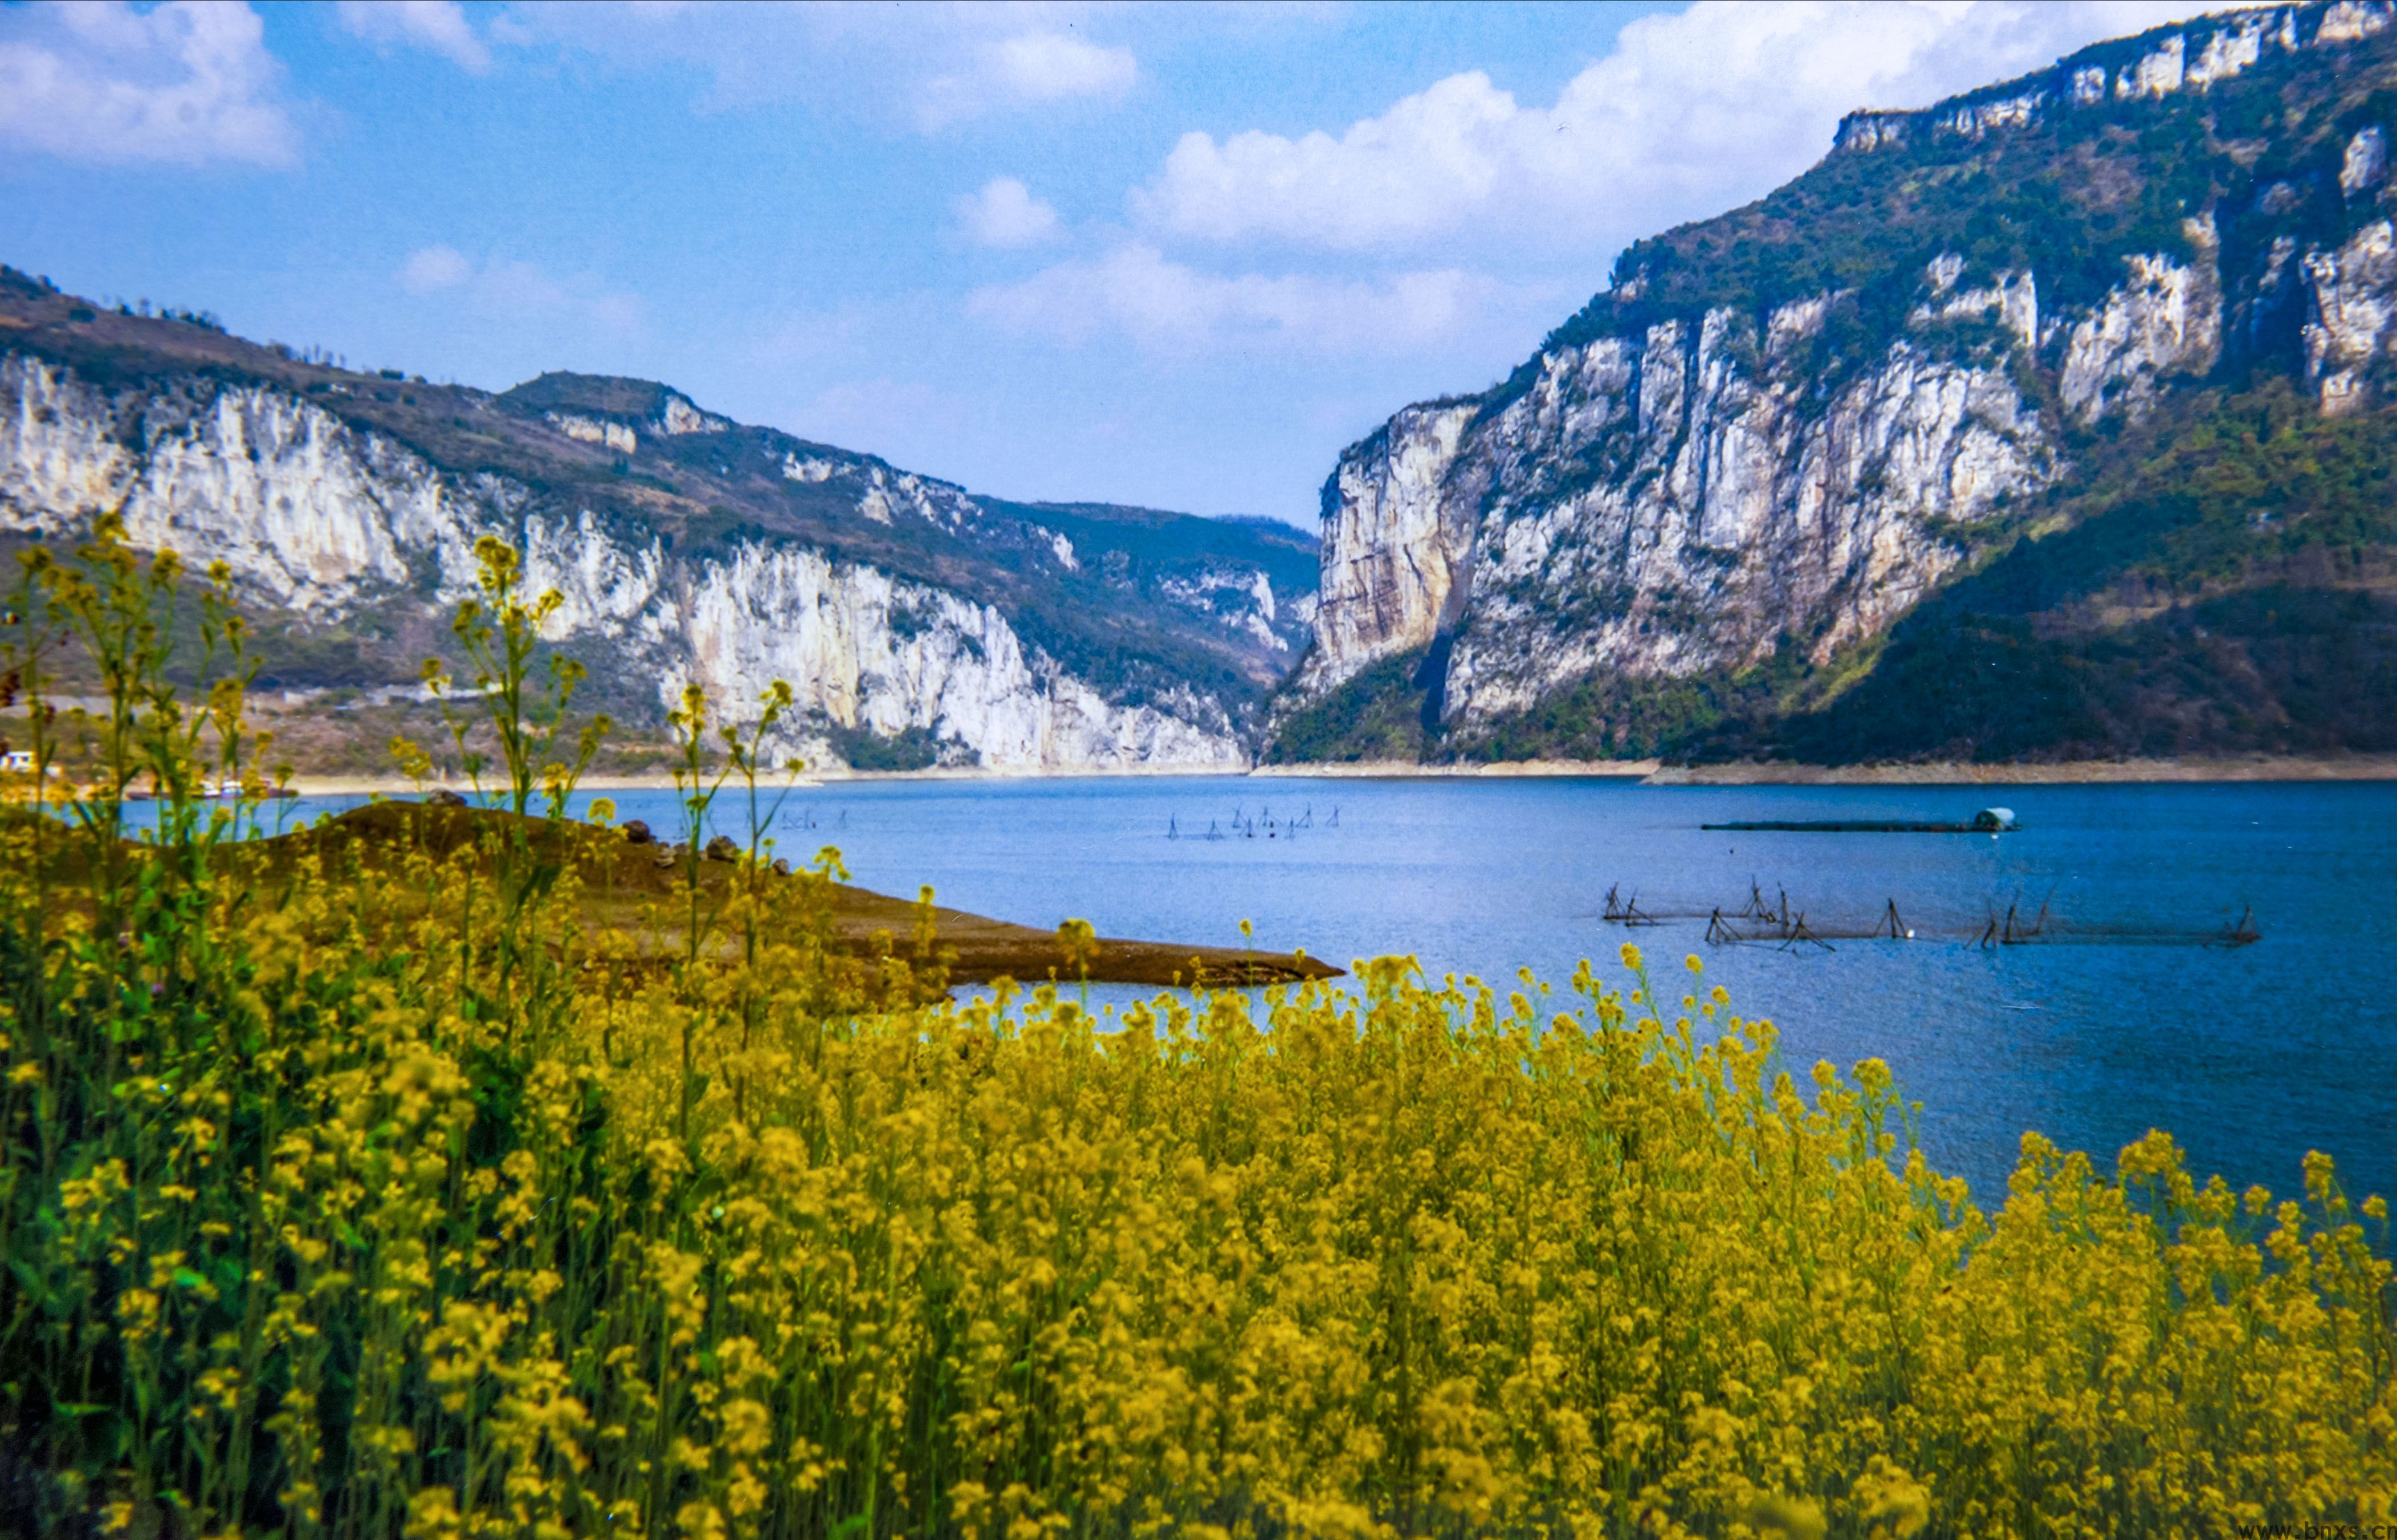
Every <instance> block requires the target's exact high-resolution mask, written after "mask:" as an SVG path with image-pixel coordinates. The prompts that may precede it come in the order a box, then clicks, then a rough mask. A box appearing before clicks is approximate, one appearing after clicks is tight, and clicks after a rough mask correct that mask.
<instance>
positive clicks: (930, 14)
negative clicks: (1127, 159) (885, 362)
mask: <svg viewBox="0 0 2397 1540" xmlns="http://www.w3.org/2000/svg"><path fill="white" fill-rule="evenodd" d="M1096 8H1097V7H1084V6H1078V5H1054V4H1045V5H992V4H987V3H977V4H963V3H954V4H939V5H931V4H927V5H914V6H862V5H848V6H836V5H813V6H686V5H681V4H677V3H674V0H655V3H647V4H644V3H634V4H618V5H598V4H582V5H571V6H565V5H550V6H522V7H516V8H514V9H511V10H510V11H509V12H508V13H507V14H506V15H504V16H503V17H502V18H501V19H500V20H497V21H494V22H493V23H492V24H491V26H490V28H489V33H490V35H491V36H492V37H493V38H495V39H498V40H501V41H503V42H506V43H509V44H511V45H515V46H522V47H539V46H542V45H543V44H547V45H549V46H551V47H559V48H564V49H569V50H573V51H576V52H580V53H583V54H585V55H588V56H589V57H591V58H594V59H597V60H603V61H605V62H606V63H608V64H609V65H611V66H613V67H615V68H617V69H621V70H625V71H649V70H654V69H657V68H659V67H660V66H665V67H669V68H679V69H686V70H693V71H696V72H698V73H699V74H702V75H703V76H704V77H705V79H706V81H707V84H706V86H705V87H704V88H703V90H702V91H701V92H700V94H699V98H698V100H697V103H696V105H698V106H699V107H700V108H701V109H702V110H703V111H725V110H730V109H739V108H746V107H754V106H757V105H759V104H761V103H766V102H780V101H787V100H792V99H794V98H805V99H806V100H808V101H809V102H810V104H811V105H812V106H813V107H814V108H816V109H817V110H819V111H833V112H839V113H843V114H850V115H853V116H857V117H864V118H868V119H877V118H878V119H882V120H884V121H888V120H890V119H891V117H892V116H893V115H894V110H895V114H896V115H897V116H898V117H899V118H900V119H902V120H903V121H906V122H909V123H911V124H912V126H913V127H917V128H919V129H922V130H925V131H927V132H930V131H932V130H936V129H939V128H942V127H946V126H948V125H950V124H953V123H957V122H959V121H961V120H964V119H967V118H972V117H980V116H984V115H986V114H992V113H997V112H1003V111H1009V110H1018V109H1024V108H1029V107H1036V106H1039V105H1042V104H1044V103H1057V102H1062V101H1068V100H1097V101H1107V100H1117V99H1120V98H1121V97H1122V96H1123V95H1124V94H1125V93H1126V92H1127V91H1129V90H1130V89H1131V87H1132V86H1133V85H1134V84H1135V83H1136V82H1137V81H1138V79H1139V77H1140V62H1139V60H1138V59H1137V58H1136V57H1135V56H1134V54H1133V52H1132V49H1131V48H1129V47H1123V46H1121V45H1118V44H1110V43H1104V42H1097V41H1093V40H1091V38H1089V37H1087V36H1085V35H1083V32H1082V26H1083V23H1084V21H1085V20H1087V19H1088V18H1089V16H1090V15H1091V14H1092V13H1093V11H1094V10H1096ZM1115 24H1117V25H1121V26H1138V25H1139V24H1140V21H1139V20H1129V21H1118V22H1117V23H1115Z"/></svg>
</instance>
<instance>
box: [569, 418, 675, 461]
mask: <svg viewBox="0 0 2397 1540" xmlns="http://www.w3.org/2000/svg"><path fill="white" fill-rule="evenodd" d="M546 415H547V417H548V418H549V421H550V422H551V423H552V424H553V425H555V426H556V429H557V431H558V432H559V433H562V434H564V435H566V436H567V437H569V438H571V439H575V440H578V441H580V442H582V443H584V444H605V445H606V446H608V448H609V449H618V450H622V451H623V453H625V454H636V453H638V452H639V450H640V448H641V438H640V435H638V434H636V433H635V432H634V431H633V430H632V429H630V428H628V427H626V426H625V425H624V424H623V423H622V422H603V421H602V420H600V419H598V418H596V417H578V416H576V415H574V414H573V413H571V412H550V413H547V414H546ZM668 431H669V432H671V431H672V430H671V429H669V430H668Z"/></svg>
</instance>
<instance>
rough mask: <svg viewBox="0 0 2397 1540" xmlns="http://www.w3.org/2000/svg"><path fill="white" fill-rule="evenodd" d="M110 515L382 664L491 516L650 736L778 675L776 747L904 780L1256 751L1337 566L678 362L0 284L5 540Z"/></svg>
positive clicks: (433, 610)
mask: <svg viewBox="0 0 2397 1540" xmlns="http://www.w3.org/2000/svg"><path fill="white" fill-rule="evenodd" d="M103 509H114V510H118V511H121V512H123V513H124V515H125V516H126V521H127V527H128V529H129V530H130V531H131V532H132V535H133V537H134V538H135V540H136V541H137V542H139V543H148V544H158V545H167V544H172V545H175V546H176V547H178V548H179V549H180V550H181V551H182V553H183V554H184V555H185V556H189V557H191V558H194V560H195V561H205V560H208V559H219V558H221V559H225V560H228V561H229V562H230V563H231V565H232V566H233V568H234V571H235V574H236V577H237V579H238V580H239V582H240V584H241V587H242V590H243V592H244V593H245V595H246V596H248V598H249V599H250V600H251V601H253V602H255V603H257V604H259V605H261V606H263V607H264V608H265V609H266V610H268V611H272V612H273V613H274V615H275V617H277V623H278V624H279V625H280V627H281V632H282V633H283V634H288V635H291V636H311V635H314V636H329V635H334V634H337V633H340V634H347V635H350V636H352V639H354V640H357V641H359V642H360V646H358V647H356V648H354V649H351V651H350V652H349V653H348V654H346V655H348V656H351V657H353V658H354V659H359V660H366V661H373V660H380V661H381V663H382V666H383V671H384V672H385V673H386V674H393V673H395V672H396V671H398V670H400V669H401V668H402V667H403V665H404V666H405V669H406V672H407V673H408V674H409V675H412V674H413V672H414V669H413V663H414V662H415V660H416V659H419V658H421V657H422V656H423V655H425V653H426V652H428V651H435V650H438V649H439V648H440V646H441V645H442V641H443V637H444V634H445V627H444V626H443V625H442V624H441V623H440V621H441V616H442V613H443V611H444V609H445V607H446V606H447V605H449V604H451V603H454V602H455V600H456V599H458V598H459V597H462V596H464V595H465V594H467V593H469V592H471V591H472V586H473V571H474V569H473V561H472V546H473V542H474V539H475V537H476V536H477V535H479V534H485V533H491V534H498V535H499V536H500V537H501V538H502V539H504V540H506V541H508V542H509V543H511V544H513V545H515V546H516V547H517V548H518V549H519V550H520V551H522V552H523V553H524V554H525V556H526V558H527V561H528V564H529V569H530V576H531V578H532V580H533V581H534V582H535V583H539V584H542V585H555V586H557V587H559V588H560V589H561V591H562V592H564V593H565V594H566V595H567V598H568V602H567V604H566V606H565V608H564V609H562V610H561V612H560V617H559V619H558V621H557V622H556V624H555V626H554V631H555V635H554V636H552V638H551V639H552V640H553V642H554V643H555V644H556V645H557V646H559V647H560V648H561V649H565V650H568V651H569V652H574V653H577V654H578V655H581V656H583V658H584V660H585V661H586V663H588V665H589V666H591V668H592V670H593V682H592V689H593V691H594V695H595V698H596V699H597V700H599V701H601V702H603V703H606V704H607V705H608V706H609V708H610V709H611V710H613V711H615V712H617V713H619V714H620V715H625V716H628V718H629V719H630V720H632V721H633V722H634V723H635V724H636V725H639V724H644V723H646V724H648V725H649V726H652V727H654V726H655V725H656V724H657V722H658V720H659V719H660V717H661V716H662V714H663V710H664V709H665V708H666V707H667V706H668V705H670V704H671V703H672V701H673V698H674V697H675V696H676V695H678V693H679V690H680V688H681V683H682V681H683V680H684V679H686V678H690V679H696V680H698V681H699V682H701V683H703V685H704V686H706V688H708V690H710V693H711V695H712V697H713V698H714V699H715V701H716V709H717V710H718V711H720V712H729V713H730V714H731V715H732V716H735V717H736V718H738V717H740V716H743V715H744V714H745V715H747V716H753V717H754V716H755V714H756V711H757V700H758V697H759V696H760V694H761V693H762V692H763V690H764V688H765V686H766V684H767V683H768V682H769V681H770V679H771V678H774V677H784V678H787V679H788V680H789V682H790V683H791V684H793V685H794V687H795V688H797V690H798V691H799V700H800V707H799V710H798V712H797V716H796V717H795V720H794V723H793V725H792V727H791V729H790V730H788V731H787V732H785V733H784V734H783V742H781V743H779V744H778V745H777V750H778V752H780V753H783V754H785V755H788V756H792V757H806V758H809V759H810V760H813V761H817V762H823V761H824V760H826V759H828V758H842V757H846V758H851V759H852V760H854V759H855V758H856V757H857V756H858V755H859V754H861V753H862V754H863V755H864V757H865V758H866V759H867V760H870V761H872V762H874V763H875V764H877V766H881V767H884V768H898V767H894V766H892V764H891V761H892V758H893V756H894V754H895V755H896V757H897V758H898V759H899V760H900V761H904V762H906V763H983V764H987V765H991V766H993V767H995V768H1021V769H1039V770H1105V769H1136V768H1156V767H1161V766H1212V767H1215V768H1239V767H1240V766H1242V765H1245V764H1246V763H1247V762H1248V759H1249V757H1250V752H1251V745H1252V743H1253V740H1254V734H1255V730H1256V724H1257V722H1258V721H1259V717H1260V706H1261V703H1262V702H1263V700H1264V698H1265V694H1266V692H1267V691H1269V690H1271V689H1272V688H1273V686H1274V685H1275V684H1276V683H1277V682H1278V681H1279V677H1280V676H1281V675H1282V673H1283V672H1284V671H1285V669H1284V663H1283V662H1282V660H1284V659H1286V658H1287V657H1288V656H1290V655H1292V643H1293V641H1294V640H1295V639H1296V638H1297V637H1298V636H1300V635H1301V634H1302V631H1303V627H1304V624H1305V622H1306V614H1307V609H1308V604H1309V601H1310V599H1311V587H1312V578H1313V574H1314V570H1315V561H1314V557H1313V553H1312V551H1311V548H1310V546H1309V542H1308V541H1307V540H1306V536H1305V535H1304V534H1303V533H1300V532H1298V531H1294V530H1288V529H1283V530H1282V531H1280V532H1276V531H1275V530H1272V529H1265V528H1261V527H1257V526H1253V525H1233V524H1225V523H1222V522H1219V521H1214V520H1208V519H1202V518H1198V517H1197V516H1188V515H1174V514H1166V513H1160V512H1158V511H1155V510H1130V509H1123V508H1118V507H1115V506H1113V505H1107V504H1097V503H1091V504H1076V505H1051V504H1043V503H1038V502H1011V501H1009V500H1004V499H998V498H987V497H978V496H975V495H973V494H971V493H969V492H968V491H967V490H966V489H964V488H962V487H959V486H957V485H956V484H954V483H951V482H946V481H943V480H940V479H938V478H935V477H929V476H921V475H913V474H911V473H907V472H905V471H903V470H901V469H899V468H898V467H896V466H893V465H891V463H890V462H887V461H884V460H882V459H880V458H879V457H877V456H873V455H866V454H860V453H857V452H855V451H851V450H847V449H839V448H837V447H836V446H831V445H824V444H820V443H816V442H814V441H811V440H808V439H804V438H801V437H799V436H797V435H791V434H786V433H783V432H782V431H781V430H778V429H773V428H767V427H757V426H751V425H746V424H742V423H739V422H733V421H732V420H731V419H730V418H728V417H724V416H721V415H719V414H716V413H712V412H709V411H707V410H705V409H704V408H701V407H700V406H699V405H698V404H697V403H696V402H694V401H692V400H691V399H690V397H689V396H688V395H684V394H683V393H681V392H680V391H678V390H676V389H674V388H673V387H671V386H669V385H665V384H663V383H662V382H654V381H641V380H633V379H629V378H619V377H612V376H597V375H583V374H572V373H566V372H552V373H549V374H544V375H542V376H539V377H536V378H535V379H534V380H531V381H528V382H524V383H522V384H520V385H518V386H516V387H514V388H513V389H511V390H508V391H503V392H497V393H493V392H486V391H481V390H477V389H474V388H472V387H466V386H458V385H436V384H432V383H430V382H425V381H423V380H422V378H418V377H409V376H407V375H406V374H404V373H403V372H402V371H398V370H389V369H386V370H378V371H373V372H364V371H356V370H349V369H342V368H332V367H330V366H328V365H327V364H324V363H321V362H318V361H316V360H315V359H313V358H310V357H306V356H303V355H298V354H295V353H294V352H293V351H292V350H290V349H288V348H281V347H278V346H276V345H274V344H259V343H251V342H248V341H244V340H242V339H239V338H235V337H232V336H230V335H229V334H226V333H225V332H223V331H222V330H221V328H216V327H214V326H212V325H210V324H208V322H207V321H206V320H205V319H204V318H201V319H194V318H165V317H155V316H143V315H131V314H120V313H111V312H107V311H104V310H102V309H100V307H98V306H95V305H93V304H91V303H90V302H89V301H84V300H81V299H78V298H77V297H75V296H73V295H70V294H65V293H62V292H60V291H58V290H56V289H55V288H51V287H49V286H47V284H46V283H45V282H43V281H40V280H35V279H32V278H29V277H27V276H26V275H22V274H18V273H16V272H14V271H13V270H9V271H7V272H6V273H5V274H0V536H5V537H7V538H9V539H12V540H19V541H21V540H26V539H37V538H52V537H56V536H60V535H65V534H69V533H71V532H73V531H74V529H79V528H81V527H82V526H83V525H84V524H86V523H87V522H88V520H89V518H90V517H91V516H93V515H95V514H96V513H98V512H100V511H101V510H103ZM368 644H371V645H368ZM337 650H338V649H337ZM351 682H352V683H355V684H356V685H359V686H365V687H378V688H380V687H387V686H389V685H391V684H393V683H394V682H395V680H394V679H392V678H382V679H375V678H362V679H358V680H355V681H351Z"/></svg>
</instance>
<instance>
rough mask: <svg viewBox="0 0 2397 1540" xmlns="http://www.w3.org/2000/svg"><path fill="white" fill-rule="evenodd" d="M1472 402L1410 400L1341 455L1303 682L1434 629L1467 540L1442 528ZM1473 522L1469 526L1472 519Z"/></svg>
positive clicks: (1330, 678)
mask: <svg viewBox="0 0 2397 1540" xmlns="http://www.w3.org/2000/svg"><path fill="white" fill-rule="evenodd" d="M1475 410H1476V408H1474V407H1472V406H1469V405H1466V406H1452V407H1410V408H1407V409H1406V410H1405V411H1402V412H1400V413H1399V415H1398V416H1396V417H1394V418H1392V419H1390V422H1389V424H1388V426H1387V427H1386V428H1385V429H1384V430H1383V431H1382V432H1381V433H1379V434H1377V435H1374V436H1373V437H1372V438H1369V439H1367V440H1366V441H1365V442H1364V443H1363V444H1360V445H1359V446H1358V447H1357V448H1356V449H1351V450H1349V451H1348V453H1346V454H1345V455H1343V456H1342V457H1341V459H1340V469H1339V470H1338V472H1337V473H1335V475H1334V478H1333V479H1334V483H1335V486H1336V488H1337V491H1338V498H1337V502H1332V501H1331V499H1330V497H1329V496H1328V495H1327V500H1326V503H1327V505H1326V508H1325V512H1324V520H1323V557H1322V560H1323V575H1322V580H1321V582H1322V586H1321V588H1320V589H1319V592H1318V596H1317V607H1316V611H1315V631H1316V649H1315V652H1314V653H1313V654H1312V656H1311V657H1310V659H1309V661H1308V670H1307V672H1306V674H1305V675H1303V676H1301V678H1300V680H1299V684H1300V687H1301V688H1302V689H1325V688H1329V687H1330V686H1332V685H1334V684H1337V683H1339V682H1340V681H1341V680H1342V679H1346V678H1347V677H1348V676H1350V675H1352V674H1354V673H1356V672H1357V670H1358V669H1359V668H1362V667H1364V666H1365V665H1366V664H1367V663H1372V662H1373V660H1374V659H1376V658H1383V657H1387V656H1389V655H1390V654H1391V653H1394V652H1406V651H1411V650H1413V649H1415V648H1418V647H1422V646H1424V645H1426V643H1428V642H1429V641H1430V640H1431V638H1432V633H1433V632H1434V631H1435V630H1436V629H1438V627H1439V624H1440V613H1441V610H1442V609H1443V608H1444V607H1445V606H1446V605H1447V603H1448V596H1449V591H1450V589H1451V588H1452V587H1453V583H1454V579H1455V575H1456V574H1455V567H1456V563H1457V562H1458V561H1460V560H1461V559H1463V557H1464V555H1465V551H1466V547H1465V546H1464V544H1463V543H1462V542H1459V541H1458V540H1456V539H1455V535H1456V533H1457V531H1454V530H1448V529H1443V520H1444V519H1445V518H1447V517H1448V516H1449V509H1450V507H1451V504H1452V500H1451V499H1450V498H1449V496H1448V492H1447V478H1448V473H1449V471H1450V469H1451V468H1452V467H1453V465H1454V463H1455V462H1456V453H1457V447H1458V444H1459V442H1460V441H1461V439H1462V437H1463V435H1464V433H1465V429H1466V425H1467V424H1468V423H1470V422H1472V421H1473V416H1474V412H1475ZM1466 527H1467V528H1469V525H1468V526H1466Z"/></svg>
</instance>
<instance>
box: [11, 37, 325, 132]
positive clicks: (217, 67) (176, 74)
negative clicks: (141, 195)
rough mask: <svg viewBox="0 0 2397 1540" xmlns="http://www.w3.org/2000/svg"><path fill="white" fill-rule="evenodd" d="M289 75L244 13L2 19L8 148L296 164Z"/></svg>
mask: <svg viewBox="0 0 2397 1540" xmlns="http://www.w3.org/2000/svg"><path fill="white" fill-rule="evenodd" d="M281 77H282V69H281V66H279V65H278V64H277V63H276V62H275V58H274V56H273V55H271V54H269V53H268V52H267V51H266V40H265V29H264V28H263V26H262V25H261V23H260V21H259V18H258V14H257V12H255V11H253V10H251V9H250V8H249V7H248V6H246V5H233V4H197V3H192V0H169V3H168V4H167V5H163V6H159V7H156V8H155V9H153V10H147V11H137V10H134V9H133V8H132V7H128V6H125V5H118V4H107V5H102V4H82V5H60V6H36V7H24V8H22V9H18V8H15V7H11V8H10V9H9V10H7V12H0V143H6V144H10V145H14V146H16V147H17V148H19V149H21V150H32V151H37V152H40V153H43V154H53V155H59V156H62V157H64V158H67V159H70V160H80V161H98V162H113V163H118V164H125V163H138V162H143V161H150V162H165V163H167V164H171V165H181V166H199V165H205V164H207V163H208V162H211V161H243V162H248V163H249V164H252V165H258V166H288V165H290V164H292V163H293V162H295V161H297V160H298V159H299V136H298V134H297V133H296V132H294V130H293V128H292V126H291V122H290V119H289V118H288V116H287V115H286V114H285V112H284V109H283V106H282V104H281V102H280V101H279V100H277V89H276V87H277V86H278V84H279V83H280V80H281Z"/></svg>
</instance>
